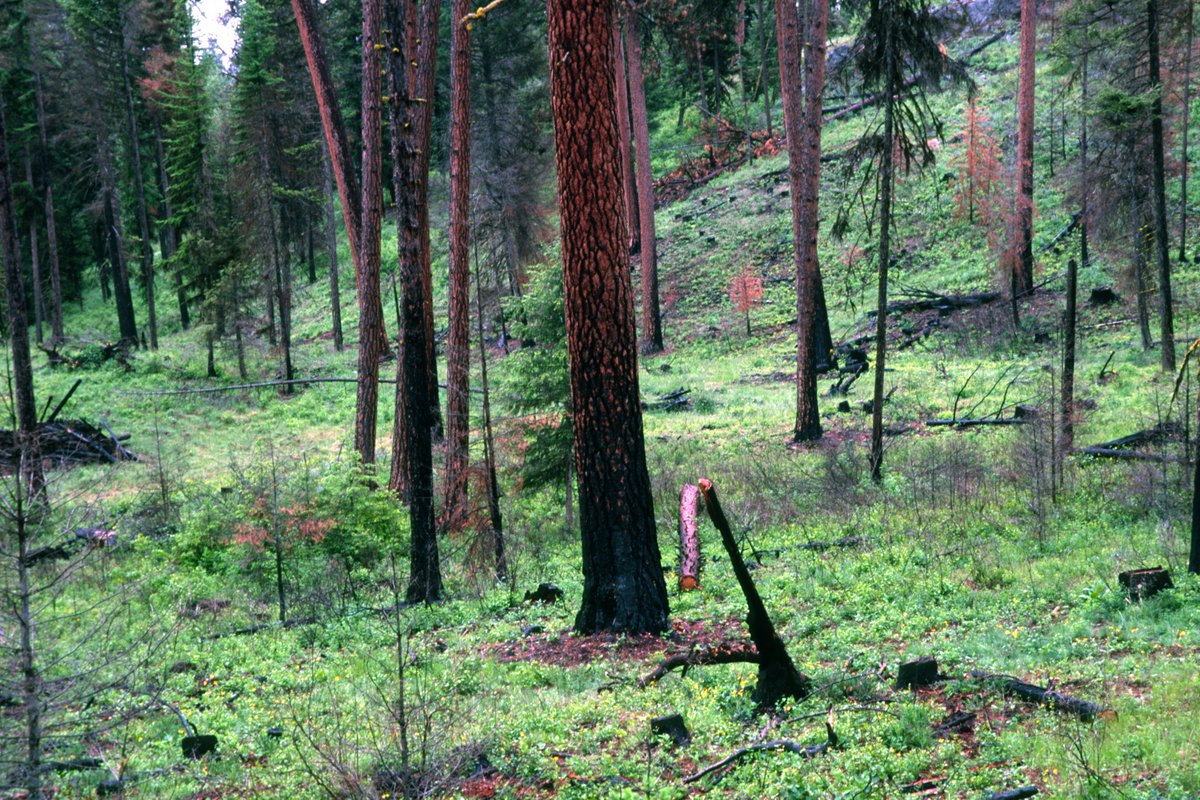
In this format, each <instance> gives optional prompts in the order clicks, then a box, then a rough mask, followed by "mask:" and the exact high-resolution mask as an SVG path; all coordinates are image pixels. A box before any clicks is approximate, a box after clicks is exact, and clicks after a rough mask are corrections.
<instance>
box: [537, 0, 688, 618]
mask: <svg viewBox="0 0 1200 800" xmlns="http://www.w3.org/2000/svg"><path fill="white" fill-rule="evenodd" d="M612 13H613V8H612V3H611V2H609V1H608V0H549V2H548V3H547V17H548V21H549V30H550V90H551V92H550V93H551V102H552V106H553V112H554V134H555V142H556V147H555V157H556V161H557V165H558V197H559V208H560V214H561V219H562V225H561V231H562V259H563V291H564V307H565V312H566V323H567V350H568V352H569V355H570V359H569V360H570V369H571V404H572V407H573V408H574V409H575V415H574V423H575V464H576V473H577V475H578V485H579V495H580V527H581V532H582V540H583V601H582V605H581V607H580V609H579V613H578V614H577V615H576V617H575V629H576V630H577V631H579V632H581V633H592V632H596V631H624V632H628V633H642V632H652V631H661V630H664V629H665V628H666V626H667V614H668V604H667V587H666V582H665V581H664V580H663V573H662V563H661V557H660V555H659V550H658V539H657V536H656V533H655V527H654V506H653V498H652V496H651V492H650V477H649V474H648V473H647V470H646V452H645V442H644V440H643V436H642V412H641V404H640V397H639V393H638V374H637V347H636V331H635V329H634V324H633V289H632V286H631V284H630V277H629V258H628V255H627V253H626V250H625V245H626V242H627V241H628V240H627V237H626V233H625V230H624V224H623V215H622V213H621V203H622V192H621V174H620V159H619V157H618V154H617V148H618V147H619V146H620V141H619V140H620V137H619V136H618V135H617V126H616V108H615V107H614V106H615V103H616V99H615V92H616V90H615V87H614V85H613V78H612V76H613V63H612V62H613V53H612Z"/></svg>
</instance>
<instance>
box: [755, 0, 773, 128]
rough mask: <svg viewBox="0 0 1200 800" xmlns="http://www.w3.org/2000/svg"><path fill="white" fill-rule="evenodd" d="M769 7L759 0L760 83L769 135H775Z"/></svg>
mask: <svg viewBox="0 0 1200 800" xmlns="http://www.w3.org/2000/svg"><path fill="white" fill-rule="evenodd" d="M767 41H768V36H767V7H766V4H765V3H764V2H763V0H758V55H759V65H758V84H759V86H760V87H761V88H762V98H763V113H764V114H766V117H767V136H768V137H773V136H774V135H775V128H774V126H773V125H772V123H771V82H770V81H769V80H768V79H767V78H768V76H769V75H770V73H769V72H768V70H767Z"/></svg>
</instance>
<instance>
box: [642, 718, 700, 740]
mask: <svg viewBox="0 0 1200 800" xmlns="http://www.w3.org/2000/svg"><path fill="white" fill-rule="evenodd" d="M650 733H651V734H652V735H654V736H670V737H671V741H672V742H674V743H675V746H676V747H684V746H686V745H688V744H690V743H691V741H692V732H691V731H689V730H688V727H687V723H685V722H684V721H683V715H682V714H666V715H664V716H661V717H655V718H654V719H652V720H650Z"/></svg>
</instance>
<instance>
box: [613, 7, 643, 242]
mask: <svg viewBox="0 0 1200 800" xmlns="http://www.w3.org/2000/svg"><path fill="white" fill-rule="evenodd" d="M636 15H637V12H636V11H634V10H632V9H627V10H626V11H625V12H624V16H625V17H626V25H633V24H634V22H633V20H634V18H635V17H636ZM613 52H614V53H616V54H617V57H616V60H615V62H614V67H615V69H616V82H617V131H618V132H619V133H620V136H621V185H622V186H624V187H625V225H626V228H627V229H628V230H629V252H631V253H632V252H634V251H636V250H638V249H639V248H640V247H641V229H640V228H639V227H638V224H637V222H636V220H637V218H638V216H637V215H638V194H637V179H636V177H635V176H634V171H633V148H632V145H631V143H630V127H629V126H630V121H629V83H628V81H627V80H626V77H625V75H626V73H625V37H624V36H623V35H622V34H621V16H620V15H614V16H613Z"/></svg>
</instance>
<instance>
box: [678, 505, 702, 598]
mask: <svg viewBox="0 0 1200 800" xmlns="http://www.w3.org/2000/svg"><path fill="white" fill-rule="evenodd" d="M703 502H704V501H703V500H702V499H701V497H700V487H698V486H696V485H694V484H691V483H685V484H684V485H683V489H682V490H681V491H680V492H679V589H680V591H684V592H688V591H691V590H692V589H698V588H699V587H700V534H699V533H698V532H697V531H696V520H697V518H698V517H699V516H700V511H701V510H702V506H703Z"/></svg>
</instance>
